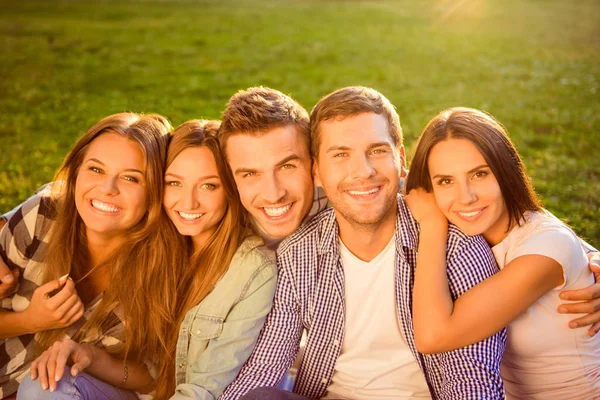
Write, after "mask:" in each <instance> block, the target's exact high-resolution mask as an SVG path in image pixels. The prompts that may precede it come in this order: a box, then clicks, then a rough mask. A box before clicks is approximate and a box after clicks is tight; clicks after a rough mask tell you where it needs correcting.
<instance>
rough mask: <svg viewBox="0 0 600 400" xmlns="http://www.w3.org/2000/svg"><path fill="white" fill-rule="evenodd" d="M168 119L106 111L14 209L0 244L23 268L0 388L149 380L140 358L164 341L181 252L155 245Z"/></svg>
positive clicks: (122, 388) (146, 383)
mask: <svg viewBox="0 0 600 400" xmlns="http://www.w3.org/2000/svg"><path fill="white" fill-rule="evenodd" d="M170 130H171V126H170V124H169V122H168V121H167V120H166V119H165V118H164V117H162V116H159V115H138V114H134V113H121V114H115V115H111V116H109V117H106V118H104V119H102V120H101V121H99V122H98V123H97V124H95V125H94V126H93V127H92V128H90V130H88V132H87V133H86V134H85V135H84V136H83V137H82V138H81V139H79V141H78V142H77V143H76V144H75V146H74V147H73V148H72V149H71V151H70V152H69V154H68V155H67V157H66V158H65V160H64V162H63V165H62V166H61V168H60V170H59V172H58V174H57V175H56V179H55V181H54V183H53V184H51V185H50V186H49V187H48V188H47V190H43V191H41V192H39V193H37V194H36V195H34V196H32V197H31V198H30V199H28V200H27V201H25V202H24V203H23V204H22V205H21V206H20V207H19V208H17V210H16V212H14V213H13V214H12V215H11V216H10V218H9V220H8V222H7V224H6V226H5V227H4V228H3V229H2V231H1V233H0V255H1V256H2V259H3V261H4V262H5V263H6V264H8V266H9V267H10V268H11V269H14V268H19V269H20V270H21V273H20V275H19V279H20V282H19V286H18V289H17V291H16V293H14V294H13V295H11V296H9V297H7V298H5V299H3V300H2V310H1V311H0V338H1V339H0V348H1V351H0V357H1V363H0V366H1V370H0V397H4V396H7V395H10V394H12V393H14V392H15V391H16V390H17V386H18V385H19V382H20V381H21V380H22V379H24V378H25V380H26V382H23V384H22V385H21V386H20V391H19V397H21V398H36V399H39V398H42V397H43V396H46V395H51V394H52V393H51V392H55V393H58V392H63V393H64V392H65V391H67V390H68V391H69V393H70V395H75V394H78V395H80V396H82V397H81V398H136V395H135V394H134V392H133V390H135V391H139V392H148V391H149V390H151V389H152V387H153V378H152V376H151V373H150V371H149V370H148V368H147V365H148V366H151V365H152V361H155V360H157V359H158V358H159V357H160V355H162V354H163V353H164V348H165V346H166V339H165V337H164V332H163V331H164V322H165V321H168V319H169V318H171V315H172V306H173V302H172V301H171V299H174V298H175V288H176V276H177V272H175V273H174V271H173V267H172V266H173V265H177V263H178V261H177V259H178V257H176V256H173V257H172V258H171V259H170V258H169V255H168V254H166V253H165V252H163V251H161V249H162V248H164V246H159V245H157V243H160V242H161V240H162V239H163V238H164V236H163V235H162V234H161V232H162V230H161V229H160V216H161V200H162V179H163V174H164V161H165V157H166V149H167V142H168V134H169V132H170ZM167 266H168V267H167ZM40 353H41V355H39V354H40ZM36 355H39V357H38V358H37V359H35V357H36ZM34 359H35V361H34ZM67 360H70V361H72V362H73V365H72V366H71V367H67V368H63V367H62V366H64V365H65V364H66V362H67ZM84 370H85V373H82V371H84ZM32 380H34V381H32ZM90 382H91V383H90ZM41 389H43V390H41ZM90 389H92V391H89V390H90ZM96 389H97V390H96ZM32 391H33V392H32ZM34 393H35V394H34ZM86 396H87V397H86ZM102 396H104V397H102Z"/></svg>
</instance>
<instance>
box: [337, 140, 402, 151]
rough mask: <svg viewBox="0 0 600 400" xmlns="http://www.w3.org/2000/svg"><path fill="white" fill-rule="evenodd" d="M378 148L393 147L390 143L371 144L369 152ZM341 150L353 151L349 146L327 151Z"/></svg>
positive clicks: (368, 148)
mask: <svg viewBox="0 0 600 400" xmlns="http://www.w3.org/2000/svg"><path fill="white" fill-rule="evenodd" d="M377 147H389V148H391V147H392V145H391V144H390V143H389V142H377V143H371V144H370V145H369V146H368V147H367V150H372V149H374V148H377ZM339 150H344V151H348V150H352V149H351V148H350V147H348V146H331V147H329V148H328V149H327V153H329V152H331V151H339Z"/></svg>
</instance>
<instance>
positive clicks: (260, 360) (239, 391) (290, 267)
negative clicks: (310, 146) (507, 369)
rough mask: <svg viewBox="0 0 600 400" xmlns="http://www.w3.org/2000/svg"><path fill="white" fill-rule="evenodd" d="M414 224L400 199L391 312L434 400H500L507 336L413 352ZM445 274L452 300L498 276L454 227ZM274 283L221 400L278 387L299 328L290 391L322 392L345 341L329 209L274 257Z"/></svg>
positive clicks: (482, 250)
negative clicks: (254, 338)
mask: <svg viewBox="0 0 600 400" xmlns="http://www.w3.org/2000/svg"><path fill="white" fill-rule="evenodd" d="M418 238H419V226H418V224H417V222H416V221H415V220H414V219H413V217H412V215H411V214H410V211H409V209H408V207H407V206H406V204H405V202H404V199H403V198H402V197H401V196H398V215H397V220H396V266H397V269H396V273H395V275H396V309H397V312H398V317H399V321H400V322H401V326H402V330H403V334H404V337H405V338H406V340H407V343H408V345H409V347H410V349H411V351H412V353H413V355H414V357H415V359H416V361H417V363H418V364H419V366H420V368H421V370H422V371H423V373H424V375H425V379H426V381H427V383H428V385H429V389H430V392H431V395H432V397H433V398H434V399H452V400H456V399H477V400H479V399H503V398H505V394H504V386H503V383H502V379H501V378H500V361H501V359H502V355H503V352H504V347H505V344H506V331H505V330H502V331H500V332H498V333H497V334H495V335H493V336H492V337H490V338H488V339H486V340H484V341H482V342H479V343H476V344H474V345H471V346H467V347H465V348H462V349H459V350H455V351H451V352H447V353H441V354H432V355H426V354H421V353H419V352H417V350H416V348H415V344H414V335H413V330H412V316H411V309H412V287H413V282H414V268H415V266H416V263H417V246H418ZM447 246H448V249H447V250H448V251H447V269H448V278H449V285H450V291H451V293H452V296H453V298H454V299H456V298H457V297H458V296H460V295H461V294H463V293H464V292H466V291H467V290H468V289H470V288H471V287H473V286H475V285H476V284H477V283H478V282H481V281H483V280H485V279H486V278H488V277H490V276H492V275H493V274H495V273H496V272H498V267H497V266H496V263H495V261H494V257H493V255H492V253H491V251H490V249H489V247H488V245H487V244H486V243H485V241H484V240H483V239H482V238H481V237H480V236H476V237H469V236H467V235H465V234H463V233H461V232H460V231H459V230H458V229H457V228H456V227H454V226H452V225H451V226H450V228H449V233H448V244H447ZM277 266H278V272H279V277H278V283H277V290H276V292H275V299H274V303H273V308H272V311H271V313H270V314H269V315H268V317H267V320H266V323H265V326H264V328H263V330H262V332H261V334H260V336H259V339H258V343H257V345H256V348H255V350H254V352H253V354H252V356H251V357H250V359H249V360H248V362H247V363H246V365H245V366H244V367H243V368H242V370H241V371H240V374H239V375H238V377H237V379H236V380H235V381H234V382H233V383H232V384H231V385H230V386H229V387H228V388H227V389H226V391H225V392H224V394H223V396H222V397H221V399H226V400H229V399H237V398H239V397H240V396H242V395H243V394H245V393H246V392H248V391H249V390H251V389H253V388H256V387H261V386H275V385H277V383H278V382H279V380H280V379H281V377H282V376H283V374H284V373H285V372H286V371H287V370H288V368H289V367H290V366H291V365H292V363H293V362H294V359H295V358H296V354H297V352H298V347H299V342H300V336H301V334H302V331H303V329H306V331H307V334H308V335H307V343H306V349H305V352H304V356H303V358H302V361H301V364H300V368H299V370H298V375H297V378H296V383H295V386H294V392H295V393H298V394H300V395H302V396H306V397H309V398H320V397H322V396H324V395H325V393H326V391H327V387H328V386H329V384H330V381H331V377H332V375H333V372H334V368H335V363H336V360H337V358H338V356H339V353H340V348H341V344H342V342H343V339H344V305H345V301H344V296H345V294H344V271H343V268H342V265H341V261H340V255H339V250H338V225H337V222H336V219H335V213H334V211H333V209H329V210H326V211H324V212H322V213H321V214H319V215H318V216H316V217H315V218H314V219H313V220H312V221H310V222H308V223H307V224H306V225H304V226H303V227H301V228H300V229H299V230H298V231H297V232H296V233H295V234H293V235H292V236H290V237H289V238H288V239H286V240H285V241H284V242H283V243H282V244H281V246H280V247H279V251H278V253H277Z"/></svg>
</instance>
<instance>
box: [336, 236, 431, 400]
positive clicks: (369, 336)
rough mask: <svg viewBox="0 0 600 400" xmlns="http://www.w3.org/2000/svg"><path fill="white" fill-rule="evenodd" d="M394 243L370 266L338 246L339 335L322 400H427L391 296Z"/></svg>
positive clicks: (423, 385)
mask: <svg viewBox="0 0 600 400" xmlns="http://www.w3.org/2000/svg"><path fill="white" fill-rule="evenodd" d="M395 250H396V244H395V240H394V238H392V240H391V241H390V243H388V245H387V246H386V248H385V249H384V250H383V251H382V252H381V253H380V254H379V255H378V256H377V257H375V258H374V259H373V260H371V261H370V262H364V261H362V260H360V259H358V258H357V257H356V256H354V254H352V253H351V252H350V250H348V249H347V248H346V246H344V244H343V243H342V242H341V241H340V258H341V261H342V266H343V268H344V280H345V294H346V295H345V298H346V312H345V323H346V325H345V334H344V341H343V343H342V348H341V351H340V356H339V357H338V359H337V362H336V365H335V370H334V373H333V377H332V379H331V384H330V385H329V387H328V388H327V395H326V396H325V397H324V398H325V399H341V398H343V399H357V400H358V399H370V400H371V399H373V400H378V399H415V398H427V399H429V398H431V395H430V393H429V390H428V388H427V383H426V382H425V377H424V376H423V373H422V372H421V369H420V368H419V365H418V364H417V361H416V360H415V358H414V356H413V354H412V352H411V351H410V348H409V347H408V345H407V344H406V340H405V339H404V337H403V334H402V330H401V327H400V323H399V321H398V314H397V312H396V301H395V299H396V295H395V293H396V292H395V278H394V272H395V254H396V252H395Z"/></svg>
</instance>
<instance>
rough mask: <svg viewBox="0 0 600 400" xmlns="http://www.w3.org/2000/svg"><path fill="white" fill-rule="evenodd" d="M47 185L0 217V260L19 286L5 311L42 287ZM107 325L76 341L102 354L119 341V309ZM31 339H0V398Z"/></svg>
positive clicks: (24, 366) (26, 357) (23, 363)
mask: <svg viewBox="0 0 600 400" xmlns="http://www.w3.org/2000/svg"><path fill="white" fill-rule="evenodd" d="M49 194H50V186H49V185H46V186H44V187H42V188H41V189H40V190H39V191H38V193H37V194H35V195H33V196H31V197H30V198H29V199H27V200H26V201H25V202H24V203H23V204H21V205H20V206H19V207H17V208H15V209H14V210H12V211H11V212H10V213H9V214H7V215H6V219H7V221H8V222H7V224H6V225H5V226H4V227H3V228H2V230H0V257H2V259H3V261H4V262H5V263H6V264H7V265H8V267H9V268H10V269H14V268H21V274H20V275H19V286H18V288H17V291H16V293H15V294H13V295H12V296H10V297H8V298H5V299H2V300H0V304H1V307H2V309H3V310H5V311H9V312H11V311H15V312H19V311H23V310H25V309H26V308H27V307H29V302H30V301H31V297H32V296H33V292H34V290H35V289H36V288H38V287H39V286H41V285H42V283H43V282H42V276H43V270H44V268H45V264H44V258H45V256H46V251H47V246H48V239H49V237H50V230H51V227H52V224H53V220H52V218H51V215H50V214H51V212H50V211H51V209H52V206H51V202H52V201H53V200H52V199H51V198H50V197H49ZM101 299H102V295H100V296H98V297H97V298H96V299H94V300H93V301H92V302H90V303H89V304H87V305H86V307H85V311H84V314H83V317H82V318H81V319H80V320H79V321H77V322H75V323H74V324H73V325H71V326H70V327H69V329H68V332H67V334H68V336H70V337H72V336H74V335H75V333H77V332H78V331H79V329H80V328H81V327H82V326H83V324H84V323H85V322H86V321H87V320H88V319H89V318H90V316H91V314H92V313H93V311H94V310H95V309H96V308H97V306H98V305H99V304H100V301H101ZM111 320H112V321H117V322H115V324H112V325H111V326H106V327H104V330H103V331H102V332H101V333H100V335H96V334H88V335H86V336H85V337H84V339H82V342H85V343H90V344H92V345H95V346H97V347H101V348H104V349H106V350H109V351H110V350H111V349H119V348H120V347H121V346H122V345H123V340H124V335H125V331H124V325H123V321H124V317H123V315H122V310H121V308H120V307H119V308H117V310H116V311H115V312H114V315H113V318H111ZM34 338H35V335H32V334H28V335H21V336H16V337H11V338H7V339H0V398H3V397H5V396H8V395H10V394H13V393H15V392H16V391H17V388H18V386H19V382H21V380H22V379H23V378H24V377H25V375H26V374H27V373H28V372H29V367H30V366H31V362H32V361H33V360H34V358H35V348H34V347H35V342H34Z"/></svg>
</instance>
